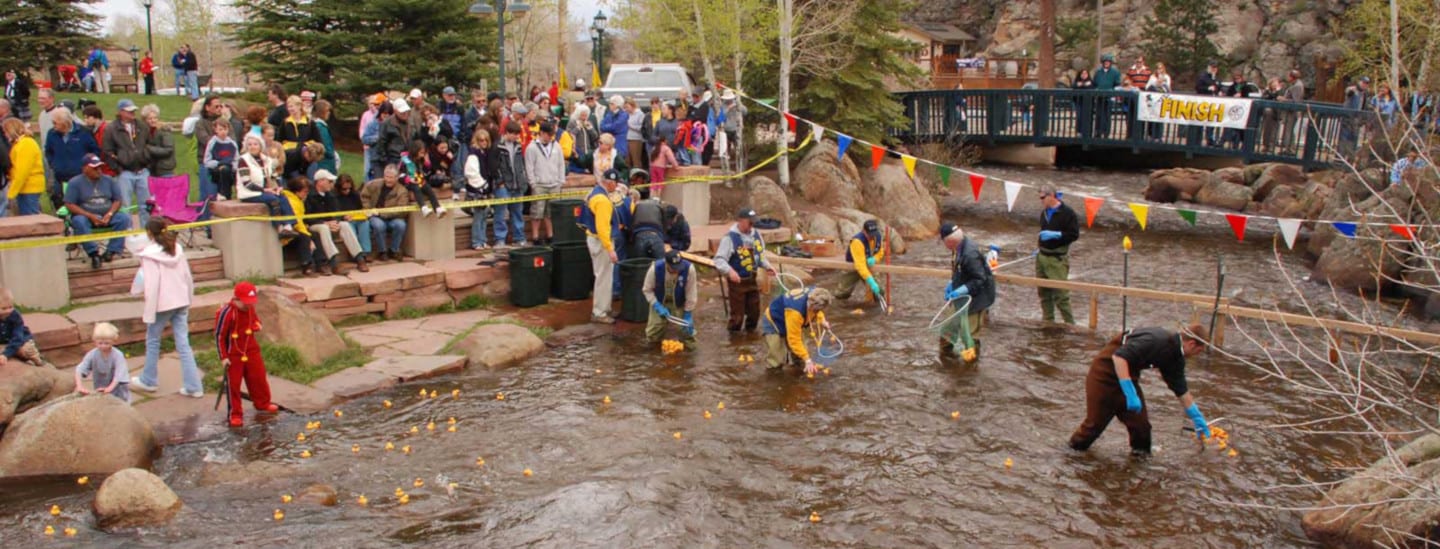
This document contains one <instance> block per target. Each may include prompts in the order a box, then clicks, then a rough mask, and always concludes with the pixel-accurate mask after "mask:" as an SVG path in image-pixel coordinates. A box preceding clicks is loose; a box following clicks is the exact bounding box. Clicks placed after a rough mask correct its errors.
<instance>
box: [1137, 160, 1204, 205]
mask: <svg viewBox="0 0 1440 549" xmlns="http://www.w3.org/2000/svg"><path fill="white" fill-rule="evenodd" d="M1209 181H1210V172H1207V171H1205V170H1197V169H1195V168H1172V169H1168V170H1155V171H1153V172H1150V182H1149V184H1147V185H1146V186H1145V200H1148V201H1150V202H1160V203H1165V204H1168V203H1172V202H1176V201H1179V200H1185V201H1192V200H1194V199H1195V195H1196V193H1199V192H1200V187H1204V186H1205V183H1207V182H1209Z"/></svg>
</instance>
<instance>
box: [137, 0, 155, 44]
mask: <svg viewBox="0 0 1440 549" xmlns="http://www.w3.org/2000/svg"><path fill="white" fill-rule="evenodd" d="M140 4H141V5H143V6H145V49H146V50H147V51H151V52H154V51H155V36H154V35H153V34H151V32H150V8H151V7H152V6H154V5H155V0H140Z"/></svg>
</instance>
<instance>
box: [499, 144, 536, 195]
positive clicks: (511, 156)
mask: <svg viewBox="0 0 1440 549" xmlns="http://www.w3.org/2000/svg"><path fill="white" fill-rule="evenodd" d="M495 152H496V153H498V154H499V156H500V158H499V162H498V163H497V165H498V166H499V171H500V183H501V184H503V185H505V190H507V191H509V192H510V196H524V195H525V191H527V190H530V179H529V178H528V177H526V176H525V157H524V155H522V154H521V151H520V143H519V142H515V143H510V144H505V143H503V142H502V145H501V146H499V147H496V148H495Z"/></svg>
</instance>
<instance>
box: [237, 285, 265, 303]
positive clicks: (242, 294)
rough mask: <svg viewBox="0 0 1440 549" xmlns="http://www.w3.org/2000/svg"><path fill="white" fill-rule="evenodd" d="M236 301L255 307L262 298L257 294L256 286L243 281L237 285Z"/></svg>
mask: <svg viewBox="0 0 1440 549" xmlns="http://www.w3.org/2000/svg"><path fill="white" fill-rule="evenodd" d="M235 299H236V300H238V301H240V302H241V303H244V304H246V305H254V304H255V302H256V301H259V300H260V297H259V296H258V295H257V294H256V293H255V284H253V283H251V282H248V281H241V282H240V283H239V284H236V285H235Z"/></svg>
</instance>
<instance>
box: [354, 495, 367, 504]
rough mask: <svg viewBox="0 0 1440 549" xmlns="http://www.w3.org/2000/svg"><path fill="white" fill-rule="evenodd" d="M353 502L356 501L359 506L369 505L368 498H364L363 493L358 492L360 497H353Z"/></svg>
mask: <svg viewBox="0 0 1440 549" xmlns="http://www.w3.org/2000/svg"><path fill="white" fill-rule="evenodd" d="M355 503H358V504H360V506H361V507H364V506H366V505H370V499H369V498H366V497H365V494H360V497H358V498H355Z"/></svg>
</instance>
